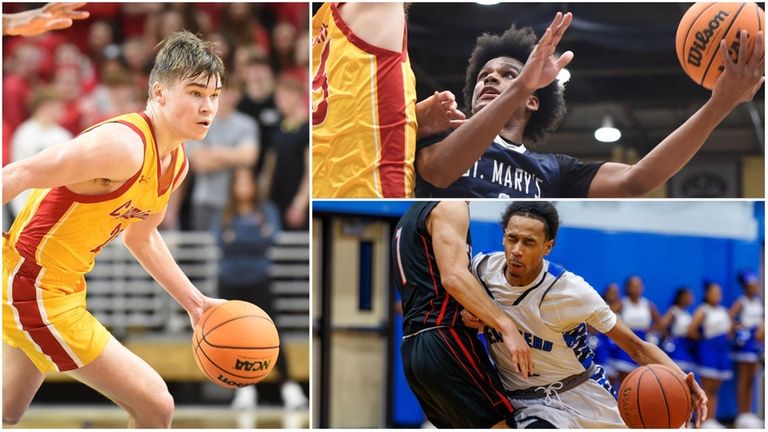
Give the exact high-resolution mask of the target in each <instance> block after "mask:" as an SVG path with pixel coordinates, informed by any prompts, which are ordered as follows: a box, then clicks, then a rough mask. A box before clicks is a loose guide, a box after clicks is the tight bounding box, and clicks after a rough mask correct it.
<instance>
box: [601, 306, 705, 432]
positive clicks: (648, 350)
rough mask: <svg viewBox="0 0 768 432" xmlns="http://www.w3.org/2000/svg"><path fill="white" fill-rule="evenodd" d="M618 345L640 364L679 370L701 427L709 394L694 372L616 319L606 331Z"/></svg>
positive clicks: (697, 423)
mask: <svg viewBox="0 0 768 432" xmlns="http://www.w3.org/2000/svg"><path fill="white" fill-rule="evenodd" d="M606 335H607V336H608V337H610V338H611V339H612V340H613V341H614V342H616V345H618V346H619V348H621V349H622V350H624V352H626V353H627V354H629V356H630V357H632V360H634V361H636V362H637V364H639V365H647V364H651V363H657V364H662V365H664V366H667V367H668V368H670V369H672V370H673V371H675V372H677V373H678V374H679V375H680V377H681V378H682V379H683V380H684V381H685V382H686V383H687V384H688V388H689V389H690V391H691V396H693V397H692V398H691V404H692V408H693V409H694V411H695V412H696V427H699V425H700V424H701V422H702V421H704V420H706V418H707V395H706V394H705V393H704V390H702V389H701V387H699V384H698V383H697V382H696V380H695V379H694V378H693V373H689V374H687V375H686V373H685V372H683V370H682V369H680V366H678V365H677V363H675V362H674V361H673V360H672V359H671V358H669V356H668V355H667V354H666V353H665V352H664V351H662V350H661V349H660V348H659V347H657V346H656V345H654V344H652V343H648V342H646V341H644V340H641V339H640V338H639V337H637V335H636V334H634V333H633V332H632V330H630V329H629V327H627V326H626V324H624V323H623V322H621V321H620V320H619V321H616V325H615V326H614V327H613V328H612V329H611V330H610V331H609V332H607V333H606Z"/></svg>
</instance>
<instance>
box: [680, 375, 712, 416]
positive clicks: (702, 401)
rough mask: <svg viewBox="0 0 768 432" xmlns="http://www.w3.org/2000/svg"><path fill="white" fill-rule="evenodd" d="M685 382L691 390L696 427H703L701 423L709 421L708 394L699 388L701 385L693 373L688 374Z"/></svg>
mask: <svg viewBox="0 0 768 432" xmlns="http://www.w3.org/2000/svg"><path fill="white" fill-rule="evenodd" d="M685 382H686V383H687V384H688V388H689V389H690V390H691V396H693V397H692V398H691V405H692V408H693V412H694V413H696V422H695V423H694V426H695V427H697V428H698V427H699V426H701V422H703V421H704V420H706V419H707V394H706V393H704V390H702V389H701V387H699V383H697V382H696V380H695V379H694V377H693V372H690V373H688V376H686V377H685Z"/></svg>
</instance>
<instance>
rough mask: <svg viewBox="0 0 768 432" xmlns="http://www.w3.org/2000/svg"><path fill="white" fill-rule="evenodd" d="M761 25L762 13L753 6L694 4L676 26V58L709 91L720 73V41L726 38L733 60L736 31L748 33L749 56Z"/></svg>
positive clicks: (755, 5) (751, 4)
mask: <svg viewBox="0 0 768 432" xmlns="http://www.w3.org/2000/svg"><path fill="white" fill-rule="evenodd" d="M764 22H765V13H764V12H763V10H762V9H761V8H760V7H759V6H758V5H757V4H756V3H751V2H748V3H694V5H693V6H691V8H690V9H688V11H687V12H686V13H685V15H683V18H682V19H681V20H680V25H679V26H678V27H677V36H676V37H675V49H676V50H677V59H678V60H679V61H680V65H682V66H683V70H685V73H686V74H688V76H689V77H691V78H692V79H693V80H694V81H696V83H698V84H700V85H702V86H704V87H705V88H707V89H710V90H711V89H712V88H713V87H714V86H715V82H716V81H717V78H718V77H720V73H721V72H722V71H723V53H722V52H721V49H720V40H721V39H723V38H725V41H726V46H727V47H728V55H729V56H730V57H731V59H733V61H736V60H737V59H738V56H739V32H740V31H741V30H747V32H748V33H749V36H748V37H747V43H748V50H747V52H749V53H752V50H753V48H754V46H755V39H756V35H757V32H758V31H760V30H764Z"/></svg>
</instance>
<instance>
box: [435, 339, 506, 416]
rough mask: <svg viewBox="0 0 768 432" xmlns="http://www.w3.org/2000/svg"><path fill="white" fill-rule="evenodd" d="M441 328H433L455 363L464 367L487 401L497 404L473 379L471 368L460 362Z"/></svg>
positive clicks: (459, 357)
mask: <svg viewBox="0 0 768 432" xmlns="http://www.w3.org/2000/svg"><path fill="white" fill-rule="evenodd" d="M443 330H444V329H443V328H437V329H435V331H437V332H438V334H439V335H440V337H441V338H442V339H443V342H445V346H447V347H448V349H449V350H450V351H451V355H452V356H453V358H454V359H455V360H456V363H457V364H458V365H459V366H461V368H462V369H464V372H466V374H467V376H468V377H469V378H470V379H471V380H472V382H474V383H475V386H477V389H478V390H480V392H481V393H482V394H483V395H484V396H485V398H486V399H488V402H489V403H491V404H492V405H493V406H496V405H497V403H495V402H494V401H493V398H492V397H491V395H489V394H488V393H487V392H486V391H485V387H486V386H485V385H482V384H480V383H479V382H478V381H477V379H475V377H474V375H472V371H471V370H470V369H469V368H468V367H467V365H466V364H464V362H462V360H461V356H459V355H458V354H457V353H456V351H454V349H453V347H452V346H451V342H450V341H449V340H448V338H447V337H445V334H444V333H443ZM451 330H453V329H451Z"/></svg>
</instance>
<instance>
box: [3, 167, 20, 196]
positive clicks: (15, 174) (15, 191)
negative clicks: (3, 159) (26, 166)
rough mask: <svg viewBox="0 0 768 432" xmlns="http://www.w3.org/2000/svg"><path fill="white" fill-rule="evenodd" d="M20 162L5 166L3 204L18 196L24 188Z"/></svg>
mask: <svg viewBox="0 0 768 432" xmlns="http://www.w3.org/2000/svg"><path fill="white" fill-rule="evenodd" d="M20 169H21V168H20V167H19V166H18V164H14V163H11V164H8V165H6V166H5V168H3V205H6V204H8V203H9V202H10V201H11V200H13V199H14V198H16V196H18V195H19V194H20V193H21V192H22V191H23V190H24V187H23V185H22V182H21V179H20Z"/></svg>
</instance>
